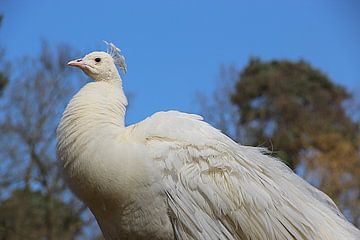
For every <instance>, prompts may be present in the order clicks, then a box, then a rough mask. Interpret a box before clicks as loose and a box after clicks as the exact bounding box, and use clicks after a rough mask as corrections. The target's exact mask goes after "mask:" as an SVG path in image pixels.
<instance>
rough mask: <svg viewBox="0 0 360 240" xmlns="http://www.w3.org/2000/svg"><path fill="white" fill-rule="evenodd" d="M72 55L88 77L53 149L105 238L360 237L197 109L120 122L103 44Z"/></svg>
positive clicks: (114, 77) (325, 203)
mask: <svg viewBox="0 0 360 240" xmlns="http://www.w3.org/2000/svg"><path fill="white" fill-rule="evenodd" d="M114 49H117V48H116V47H115V48H114ZM114 49H112V50H114ZM117 56H118V55H117ZM118 57H119V56H118ZM99 59H100V60H99ZM119 59H123V58H121V57H120V58H119ZM120 62H121V64H122V67H123V68H124V67H125V68H126V65H125V62H123V61H120ZM69 65H71V66H77V67H79V68H81V69H82V70H83V71H84V72H85V73H86V74H88V75H89V76H90V77H91V78H93V80H95V82H92V83H88V84H87V85H85V86H84V87H83V88H82V89H81V90H80V91H79V92H78V93H77V94H76V95H75V96H74V97H73V99H72V100H71V101H70V103H69V105H68V106H67V108H66V110H65V112H64V114H63V117H62V119H61V122H60V124H59V127H58V131H57V134H58V140H59V143H58V156H59V160H60V162H61V166H62V167H63V170H64V174H65V177H66V180H67V182H68V184H69V186H70V188H71V189H72V191H73V192H74V193H75V194H76V195H77V196H78V197H79V198H80V199H81V200H82V201H84V202H85V203H86V204H87V206H88V207H89V208H90V209H91V211H92V212H93V214H94V215H95V217H96V219H97V221H98V223H99V225H100V227H101V230H102V232H103V234H104V236H105V238H106V239H199V240H211V239H214V240H215V239H237V240H239V239H242V240H247V239H271V240H274V239H314V240H315V239H316V240H317V239H324V240H335V239H339V240H342V239H354V240H355V239H360V232H359V230H358V229H356V228H355V227H354V226H353V225H352V224H351V223H349V222H347V221H346V220H345V218H344V217H343V215H342V214H341V213H340V212H339V210H338V208H337V207H336V205H335V204H334V203H333V202H332V200H331V199H330V198H329V197H328V196H326V195H325V194H324V193H322V192H320V191H319V190H317V189H316V188H314V187H312V186H311V185H309V184H308V183H306V182H305V181H303V180H302V179H301V178H300V177H298V176H296V175H295V174H294V173H293V172H292V171H291V170H290V169H289V168H287V167H286V166H285V165H284V164H283V163H281V162H280V161H278V160H276V159H273V158H271V157H270V156H268V155H266V154H264V153H263V150H262V149H259V148H255V147H246V146H242V145H239V144H237V143H235V142H234V141H232V140H231V139H230V138H228V137H227V136H225V135H224V134H222V133H221V132H220V131H219V130H217V129H215V128H213V127H211V126H210V125H209V124H207V123H205V122H203V121H202V118H201V117H200V116H198V115H193V114H186V113H181V112H176V111H169V112H159V113H155V114H154V115H152V116H151V117H149V118H147V119H145V120H144V121H142V122H139V123H137V124H134V125H131V126H127V127H125V125H124V116H125V110H126V106H127V100H126V97H125V95H124V92H123V89H122V80H121V78H120V75H119V73H118V71H117V69H116V66H115V65H114V60H113V59H112V57H111V56H110V55H109V54H107V53H105V52H93V53H90V54H88V55H87V56H85V57H84V58H83V59H78V60H75V61H71V62H69Z"/></svg>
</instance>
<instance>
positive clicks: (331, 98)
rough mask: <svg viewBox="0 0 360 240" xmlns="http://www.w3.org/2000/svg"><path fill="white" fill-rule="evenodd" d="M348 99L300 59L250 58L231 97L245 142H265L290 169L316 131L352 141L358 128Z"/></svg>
mask: <svg viewBox="0 0 360 240" xmlns="http://www.w3.org/2000/svg"><path fill="white" fill-rule="evenodd" d="M351 98H352V96H351V95H350V94H349V93H348V92H347V91H346V89H345V88H343V87H341V86H338V85H336V84H335V83H333V82H331V81H330V80H329V79H328V77H327V76H326V75H324V74H323V73H321V72H320V71H319V70H317V69H314V68H313V67H312V66H310V65H309V64H308V63H306V62H304V61H299V62H290V61H270V62H262V61H260V60H259V59H251V60H250V62H249V64H248V65H247V66H246V67H245V69H244V70H243V71H242V72H241V74H240V78H239V79H238V81H237V83H236V91H235V92H234V93H233V94H232V96H231V101H232V103H233V104H235V105H236V106H237V108H238V111H239V115H240V122H239V124H240V125H241V127H243V128H244V130H245V134H246V139H247V141H248V144H251V145H259V144H263V143H266V142H268V141H269V140H271V143H269V144H267V147H269V148H271V149H272V150H275V153H277V155H278V157H280V158H281V159H283V160H284V161H285V162H286V163H287V164H288V165H289V166H290V167H291V168H295V166H296V165H297V164H298V162H299V160H300V154H301V153H302V152H303V151H304V150H306V149H308V148H309V147H310V146H312V147H313V146H314V145H316V142H317V141H316V137H317V136H319V135H322V134H324V133H329V132H334V133H339V134H341V135H342V136H344V137H345V138H346V139H350V140H354V142H355V139H356V137H357V130H358V126H357V125H356V124H354V123H353V121H352V120H351V119H350V118H349V117H348V116H347V114H346V109H345V108H344V102H345V101H346V100H350V99H351ZM315 147H316V146H315Z"/></svg>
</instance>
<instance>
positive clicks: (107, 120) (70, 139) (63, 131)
mask: <svg viewBox="0 0 360 240" xmlns="http://www.w3.org/2000/svg"><path fill="white" fill-rule="evenodd" d="M126 106H127V99H126V96H125V94H124V92H123V89H122V86H121V82H120V83H119V82H118V81H117V82H113V81H112V82H104V81H101V82H91V83H88V84H87V85H85V86H84V87H83V88H82V89H81V90H80V91H79V92H78V93H77V94H76V95H75V96H74V97H73V98H72V100H71V101H70V103H69V104H68V106H67V108H66V110H65V112H64V114H63V117H62V119H61V121H60V124H59V127H58V129H57V135H58V156H59V157H60V158H61V159H60V161H62V164H63V166H64V167H66V165H67V164H69V163H70V162H72V161H74V160H75V159H77V157H78V156H79V155H80V154H82V149H84V147H85V146H86V145H87V144H88V143H89V142H90V141H92V139H94V136H99V135H101V134H105V133H107V132H108V130H109V129H114V128H116V129H117V130H121V129H124V128H125V111H126ZM115 132H117V131H115Z"/></svg>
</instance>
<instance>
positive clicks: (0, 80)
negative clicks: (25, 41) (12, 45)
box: [0, 15, 9, 96]
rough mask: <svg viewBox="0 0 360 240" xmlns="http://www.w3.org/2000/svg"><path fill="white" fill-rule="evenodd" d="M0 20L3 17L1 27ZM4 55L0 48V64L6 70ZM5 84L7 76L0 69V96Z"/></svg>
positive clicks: (0, 16)
mask: <svg viewBox="0 0 360 240" xmlns="http://www.w3.org/2000/svg"><path fill="white" fill-rule="evenodd" d="M2 20H3V15H0V27H1V23H2ZM4 55H5V53H4V49H2V48H0V64H1V65H2V66H6V68H8V67H9V64H8V63H5V59H4ZM7 82H8V76H7V73H6V70H5V69H4V68H2V69H0V96H1V95H2V93H3V90H4V89H5V86H6V84H7Z"/></svg>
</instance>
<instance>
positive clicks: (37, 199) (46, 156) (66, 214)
mask: <svg viewBox="0 0 360 240" xmlns="http://www.w3.org/2000/svg"><path fill="white" fill-rule="evenodd" d="M72 52H73V51H71V49H70V48H69V47H67V46H64V45H62V46H59V47H58V48H57V50H56V51H54V50H52V49H51V48H50V47H49V46H48V44H46V43H45V42H44V43H43V44H42V49H41V53H40V55H39V57H37V58H35V59H34V58H30V57H24V59H23V60H22V61H21V62H20V64H19V65H16V66H15V67H14V69H15V70H16V71H15V72H12V74H11V75H12V76H13V78H12V79H11V81H10V82H9V86H8V87H7V89H6V91H5V92H4V96H3V98H2V102H1V106H0V107H1V112H2V113H1V115H0V144H1V148H0V161H1V163H0V187H1V189H0V211H1V216H2V217H1V218H0V239H5V238H6V239H24V238H23V236H26V239H47V240H51V239H74V238H76V237H79V236H81V235H82V234H83V232H82V231H81V230H82V229H83V227H84V226H88V225H89V224H92V223H93V222H94V220H93V218H92V217H91V214H90V213H89V211H88V210H87V208H86V207H85V206H84V205H83V204H82V203H80V202H79V201H78V200H77V199H76V198H75V197H74V196H73V195H72V194H71V193H70V192H69V191H68V189H67V188H66V186H65V183H64V181H63V179H62V176H61V173H60V171H59V168H58V167H57V162H56V155H55V147H56V137H55V129H56V126H57V124H58V122H59V119H60V116H61V112H62V111H63V109H64V107H65V104H66V103H67V102H68V100H69V99H70V96H72V95H73V93H74V91H75V89H76V88H77V86H76V85H77V84H76V80H77V79H81V78H79V76H77V77H76V78H75V76H74V75H73V72H72V73H71V72H69V70H68V69H67V68H65V63H66V62H67V61H68V60H69V59H73V57H72V56H71V53H72ZM3 214H6V215H7V216H8V217H6V216H4V215H3ZM1 227H2V229H1ZM94 232H96V230H94V231H92V233H94ZM10 233H11V238H10V237H9V234H10ZM87 239H88V238H87Z"/></svg>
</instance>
